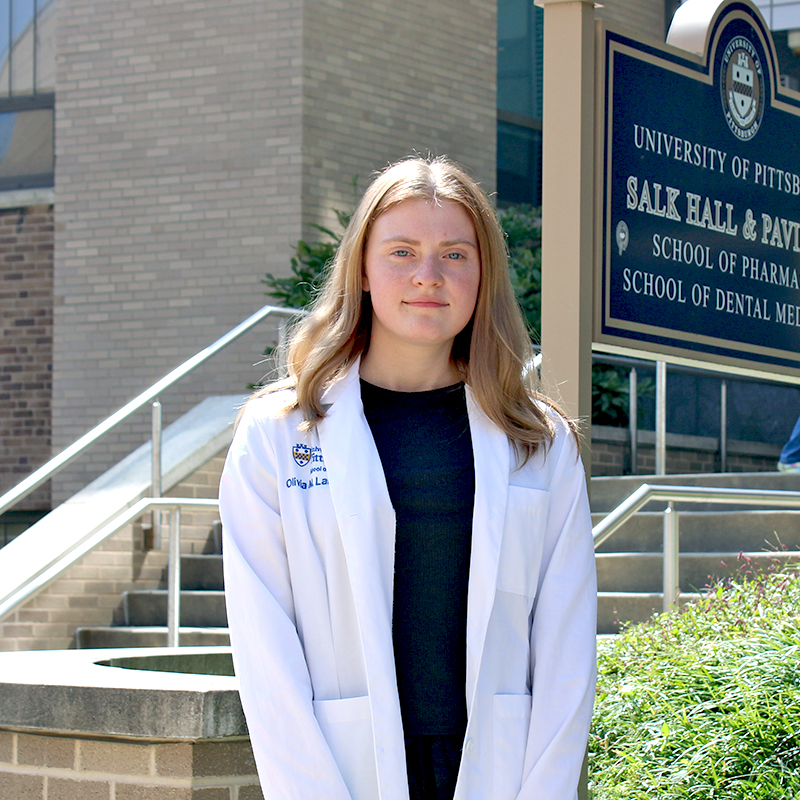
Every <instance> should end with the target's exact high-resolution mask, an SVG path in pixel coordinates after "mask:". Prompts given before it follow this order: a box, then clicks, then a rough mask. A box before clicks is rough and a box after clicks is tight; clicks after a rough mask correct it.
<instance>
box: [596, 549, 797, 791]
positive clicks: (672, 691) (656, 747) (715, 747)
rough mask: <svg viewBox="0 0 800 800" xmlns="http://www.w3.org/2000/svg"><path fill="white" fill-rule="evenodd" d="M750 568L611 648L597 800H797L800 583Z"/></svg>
mask: <svg viewBox="0 0 800 800" xmlns="http://www.w3.org/2000/svg"><path fill="white" fill-rule="evenodd" d="M744 566H745V570H744V573H745V574H744V575H743V577H742V579H740V580H736V581H727V582H724V583H719V584H717V585H715V586H713V587H712V588H711V589H709V590H708V591H707V592H706V593H705V595H704V596H703V598H702V599H701V600H700V601H699V602H698V603H696V604H694V605H690V606H687V607H686V608H685V609H683V610H682V611H681V612H672V613H667V614H660V615H657V616H655V617H654V618H653V620H652V621H650V622H648V623H645V624H642V625H638V626H634V627H631V628H629V629H628V630H626V631H625V632H623V633H622V634H621V635H620V636H619V637H618V638H617V640H616V641H612V642H611V643H608V642H606V643H604V644H603V645H601V647H600V652H599V654H598V696H597V703H596V707H595V715H594V720H593V723H592V732H591V736H590V741H589V749H590V755H589V758H590V791H591V793H592V796H593V797H594V800H623V799H624V800H677V799H678V798H681V799H683V798H687V799H689V798H691V800H712V799H713V800H779V798H797V797H798V793H800V658H798V656H800V627H798V619H799V618H800V577H799V576H798V572H797V568H796V567H793V568H791V569H787V568H785V567H783V568H781V567H780V565H778V564H776V565H775V569H774V571H771V572H766V573H756V574H748V573H750V570H749V564H748V563H747V562H746V560H745V564H744Z"/></svg>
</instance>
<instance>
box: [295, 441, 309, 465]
mask: <svg viewBox="0 0 800 800" xmlns="http://www.w3.org/2000/svg"><path fill="white" fill-rule="evenodd" d="M292 458H294V460H295V463H296V464H297V466H298V467H304V466H306V464H308V462H309V461H311V448H310V447H309V446H308V445H307V444H296V445H295V446H294V447H293V448H292Z"/></svg>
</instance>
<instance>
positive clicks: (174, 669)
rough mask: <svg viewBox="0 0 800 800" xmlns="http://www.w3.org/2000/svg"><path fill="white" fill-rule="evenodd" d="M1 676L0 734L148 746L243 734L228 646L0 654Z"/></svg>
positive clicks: (245, 731) (243, 729)
mask: <svg viewBox="0 0 800 800" xmlns="http://www.w3.org/2000/svg"><path fill="white" fill-rule="evenodd" d="M209 673H211V674H209ZM0 676H2V677H0V730H12V731H21V732H26V733H59V734H64V733H74V734H81V735H83V736H94V737H97V736H100V737H104V738H105V737H110V738H121V739H146V740H148V741H151V742H152V741H197V740H208V739H221V738H230V737H244V736H247V726H246V724H245V720H244V714H243V712H242V707H241V703H240V702H239V690H238V682H237V680H236V678H235V677H234V676H233V669H232V662H231V657H230V648H227V647H202V648H180V650H174V649H169V648H158V649H153V650H148V651H146V652H143V651H142V649H141V648H130V649H119V650H40V651H18V652H9V653H0Z"/></svg>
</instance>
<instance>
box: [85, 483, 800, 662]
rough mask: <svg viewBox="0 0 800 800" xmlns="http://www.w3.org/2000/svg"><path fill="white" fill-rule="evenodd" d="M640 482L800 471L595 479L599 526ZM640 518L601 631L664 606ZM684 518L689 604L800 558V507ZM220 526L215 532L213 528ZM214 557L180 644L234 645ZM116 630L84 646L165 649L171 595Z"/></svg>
mask: <svg viewBox="0 0 800 800" xmlns="http://www.w3.org/2000/svg"><path fill="white" fill-rule="evenodd" d="M643 483H651V484H654V483H658V484H668V485H674V486H721V487H744V488H751V489H785V490H800V474H779V473H768V472H757V473H726V474H723V475H669V476H658V477H657V476H652V475H651V476H642V475H639V476H623V477H602V478H593V479H592V512H593V513H592V523H593V524H597V523H598V522H599V521H600V520H601V519H602V518H603V517H604V516H605V514H607V513H608V512H609V511H611V510H613V509H614V508H615V507H616V506H617V505H619V504H620V503H621V502H622V501H623V500H624V499H625V498H626V497H628V496H629V495H630V494H631V493H632V492H633V491H635V490H636V489H637V488H638V487H639V486H640V485H641V484H643ZM651 506H652V507H653V508H655V510H652V511H650V510H648V511H644V512H640V513H639V514H637V515H636V516H635V517H634V518H633V519H631V520H629V521H628V522H627V523H626V524H625V525H624V526H623V527H622V528H621V529H620V530H618V531H617V532H616V533H614V534H613V535H612V536H611V537H610V538H609V539H608V540H606V542H604V543H603V544H602V545H601V546H600V548H599V549H598V552H597V578H598V589H599V594H598V626H597V630H598V633H600V634H613V633H618V632H619V630H620V626H621V625H622V624H624V623H626V622H640V621H643V620H645V619H647V618H648V617H650V616H651V615H652V614H653V613H655V612H658V611H661V608H662V594H661V588H662V555H661V550H662V544H663V542H662V537H663V532H662V526H663V515H662V514H661V511H663V503H662V504H661V505H660V506H659V505H658V504H657V503H655V502H654V503H651ZM677 508H678V510H679V512H680V535H681V557H680V585H681V593H682V594H681V601H682V602H688V601H691V600H692V599H694V598H696V597H697V596H698V594H697V592H698V591H699V590H701V589H702V588H703V587H704V586H706V585H707V584H708V583H709V581H711V580H712V579H714V578H721V577H725V576H729V575H738V574H741V573H742V572H743V571H745V570H746V569H749V568H752V566H753V565H759V566H761V567H768V566H769V565H770V564H775V563H779V564H780V563H785V562H788V561H797V560H800V510H798V511H787V510H785V509H784V510H770V509H763V510H762V509H756V510H754V509H753V508H752V507H748V508H746V509H742V508H738V509H737V508H725V507H722V506H720V505H718V504H707V505H704V504H680V503H679V504H677ZM215 527H216V526H215ZM209 542H210V547H209V548H208V549H210V550H211V551H212V552H210V553H205V554H202V555H183V556H182V558H181V635H180V641H181V645H183V646H199V645H226V644H228V630H227V618H226V614H225V599H224V591H223V579H222V555H221V536H220V531H219V529H218V528H216V529H215V530H214V532H213V535H212V536H210V537H209ZM119 617H120V620H119V624H116V625H113V626H107V627H91V628H89V627H87V628H79V629H78V630H77V631H76V634H75V638H76V645H77V646H78V647H163V646H165V645H166V641H167V592H166V589H158V590H150V591H130V592H125V593H124V594H123V596H122V603H121V609H120V614H119Z"/></svg>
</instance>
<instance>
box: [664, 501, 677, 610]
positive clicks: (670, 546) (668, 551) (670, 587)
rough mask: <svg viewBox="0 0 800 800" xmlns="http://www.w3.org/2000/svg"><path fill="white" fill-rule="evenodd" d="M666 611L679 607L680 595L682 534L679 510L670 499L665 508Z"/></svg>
mask: <svg viewBox="0 0 800 800" xmlns="http://www.w3.org/2000/svg"><path fill="white" fill-rule="evenodd" d="M663 578H664V611H669V610H670V608H677V606H678V598H679V596H680V591H681V588H680V534H679V531H678V512H677V511H676V510H675V504H674V503H673V502H672V500H670V501H669V504H668V505H667V507H666V509H664V574H663Z"/></svg>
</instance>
